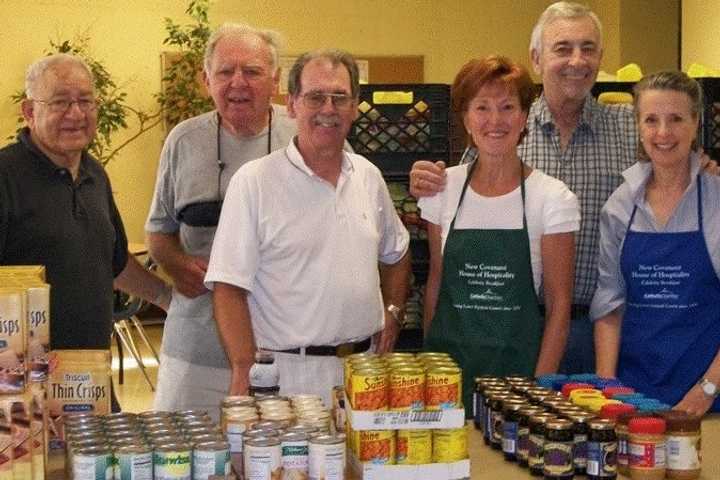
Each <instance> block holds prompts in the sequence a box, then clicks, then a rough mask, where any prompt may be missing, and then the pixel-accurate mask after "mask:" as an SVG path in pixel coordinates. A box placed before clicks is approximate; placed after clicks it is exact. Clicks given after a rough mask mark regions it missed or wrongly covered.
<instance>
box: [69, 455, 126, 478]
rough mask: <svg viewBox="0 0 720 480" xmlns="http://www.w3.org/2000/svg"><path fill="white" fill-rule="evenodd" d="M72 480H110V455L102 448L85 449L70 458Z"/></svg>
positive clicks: (111, 473) (111, 472) (111, 474)
mask: <svg viewBox="0 0 720 480" xmlns="http://www.w3.org/2000/svg"><path fill="white" fill-rule="evenodd" d="M72 472H73V479H74V480H112V479H113V478H114V476H115V475H114V472H113V465H112V454H111V453H110V451H109V450H106V449H103V448H87V449H82V450H79V451H77V452H75V453H74V454H73V456H72Z"/></svg>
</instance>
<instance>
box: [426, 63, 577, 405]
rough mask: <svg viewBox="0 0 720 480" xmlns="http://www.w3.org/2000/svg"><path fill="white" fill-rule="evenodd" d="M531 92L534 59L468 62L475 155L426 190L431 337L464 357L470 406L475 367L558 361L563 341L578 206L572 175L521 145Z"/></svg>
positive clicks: (457, 89) (460, 105)
mask: <svg viewBox="0 0 720 480" xmlns="http://www.w3.org/2000/svg"><path fill="white" fill-rule="evenodd" d="M533 97H534V86H533V83H532V80H531V79H530V76H529V75H528V73H527V70H525V69H524V68H523V67H522V66H520V65H518V64H515V63H514V62H512V61H511V60H509V59H507V58H504V57H499V56H489V57H486V58H483V59H475V60H471V61H470V62H468V63H467V64H466V65H465V66H463V68H462V69H461V70H460V72H459V73H458V75H457V76H456V78H455V82H454V83H453V86H452V101H453V110H454V111H455V112H456V113H457V114H458V115H460V117H461V119H462V123H463V125H464V126H465V129H466V131H467V133H468V142H469V143H470V144H471V145H472V146H473V147H475V148H476V149H477V152H478V159H477V161H475V162H474V163H472V164H469V165H460V166H457V167H453V168H450V169H448V171H447V187H446V188H445V190H444V191H443V192H442V193H440V194H438V195H436V196H433V197H426V198H422V199H421V200H420V202H419V206H420V208H421V211H422V217H423V218H424V219H426V220H427V221H428V222H429V223H428V241H429V246H430V272H429V277H428V282H427V287H426V288H427V290H426V296H425V315H424V328H425V348H426V349H427V350H440V351H446V352H448V353H450V354H452V356H453V357H454V358H455V359H456V360H457V361H458V362H459V364H460V366H461V367H462V368H463V377H464V385H463V393H464V404H465V407H466V411H467V412H469V411H470V408H471V405H470V403H471V402H470V398H471V394H472V380H473V377H475V376H478V375H482V374H491V375H509V374H521V375H540V374H545V373H552V372H555V371H557V368H558V365H559V362H560V360H561V358H562V355H563V352H564V349H565V341H566V338H567V331H568V323H569V320H570V306H571V302H572V285H573V264H574V256H575V245H574V236H575V234H574V232H575V231H577V230H578V229H579V223H580V212H579V206H578V202H577V198H576V197H575V195H574V194H573V193H572V192H570V190H568V188H567V187H566V186H565V184H563V183H562V182H560V181H559V180H556V179H554V178H552V177H549V176H547V175H545V174H544V173H542V172H541V171H539V170H534V169H532V168H531V167H529V166H527V165H525V164H523V162H522V160H521V159H520V158H519V157H518V154H517V150H516V147H517V145H518V143H519V142H520V140H521V138H522V135H523V132H524V129H525V122H526V120H527V115H528V111H529V109H530V105H531V103H532V101H533ZM540 291H542V292H543V296H544V302H543V303H544V305H545V316H544V318H543V315H542V314H541V312H540V308H539V302H538V298H537V294H538V292H540Z"/></svg>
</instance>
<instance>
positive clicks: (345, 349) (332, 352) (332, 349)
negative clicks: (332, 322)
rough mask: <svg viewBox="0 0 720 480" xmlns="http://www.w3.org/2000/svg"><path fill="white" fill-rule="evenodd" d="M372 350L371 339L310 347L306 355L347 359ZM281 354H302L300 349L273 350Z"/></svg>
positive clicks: (306, 350) (306, 348)
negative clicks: (352, 355) (349, 356)
mask: <svg viewBox="0 0 720 480" xmlns="http://www.w3.org/2000/svg"><path fill="white" fill-rule="evenodd" d="M369 348H370V337H368V338H366V339H365V340H360V341H359V342H354V343H341V344H340V345H320V346H315V345H310V346H309V347H305V355H316V356H319V357H347V356H348V355H350V354H353V353H360V352H365V351H367V350H368V349H369ZM273 351H274V352H280V353H295V354H300V353H301V349H300V348H289V349H287V350H273Z"/></svg>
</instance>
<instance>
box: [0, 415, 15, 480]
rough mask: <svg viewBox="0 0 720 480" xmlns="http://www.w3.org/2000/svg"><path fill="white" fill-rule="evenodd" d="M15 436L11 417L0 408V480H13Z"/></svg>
mask: <svg viewBox="0 0 720 480" xmlns="http://www.w3.org/2000/svg"><path fill="white" fill-rule="evenodd" d="M12 457H13V436H12V426H11V425H10V416H9V415H6V414H5V410H4V408H2V406H0V480H13V462H12Z"/></svg>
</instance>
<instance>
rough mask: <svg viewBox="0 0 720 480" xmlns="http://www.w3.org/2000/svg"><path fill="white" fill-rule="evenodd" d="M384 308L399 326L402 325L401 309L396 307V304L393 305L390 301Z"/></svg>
mask: <svg viewBox="0 0 720 480" xmlns="http://www.w3.org/2000/svg"><path fill="white" fill-rule="evenodd" d="M385 310H387V311H388V312H389V313H390V315H392V317H393V318H394V319H395V321H396V322H397V324H398V326H399V327H402V325H403V318H402V309H401V308H400V307H398V306H397V305H393V304H392V303H391V304H390V305H388V306H387V307H385Z"/></svg>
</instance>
